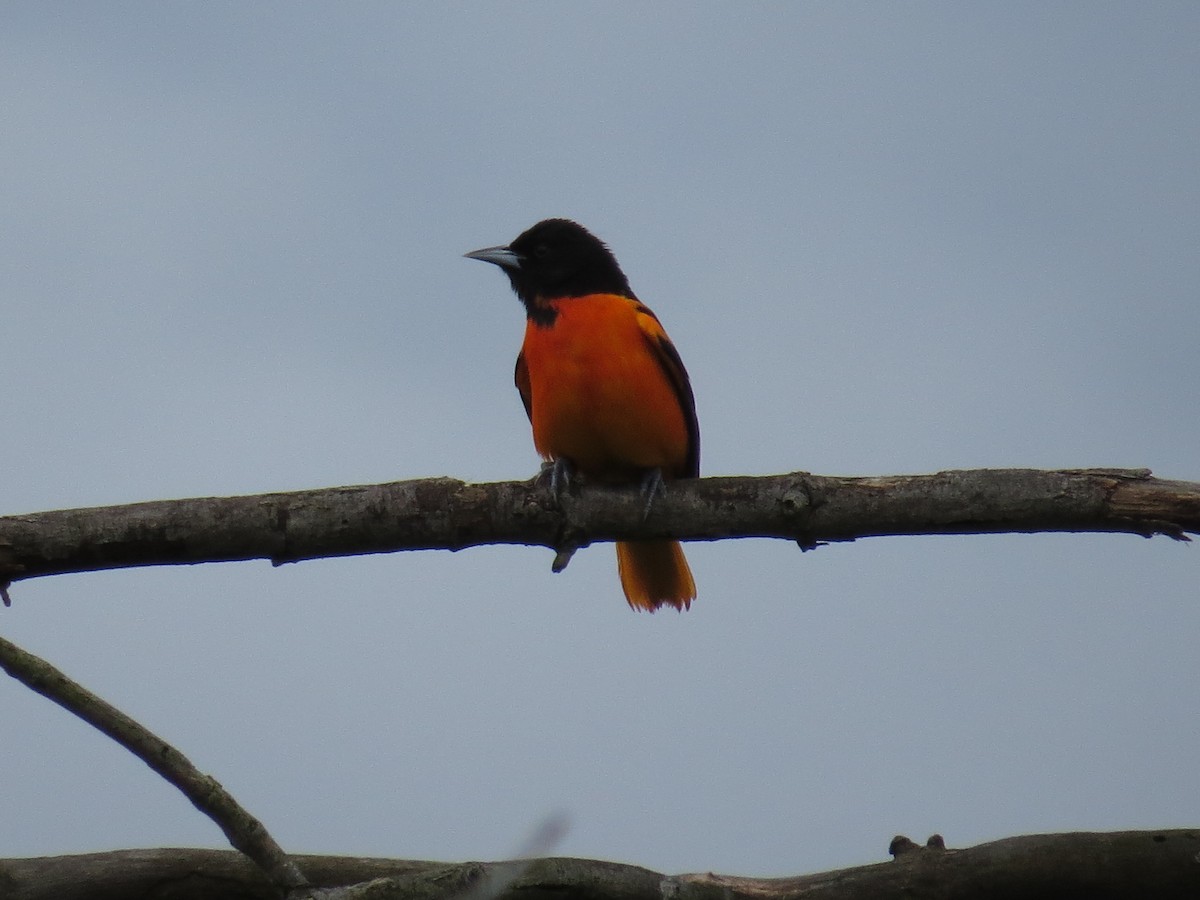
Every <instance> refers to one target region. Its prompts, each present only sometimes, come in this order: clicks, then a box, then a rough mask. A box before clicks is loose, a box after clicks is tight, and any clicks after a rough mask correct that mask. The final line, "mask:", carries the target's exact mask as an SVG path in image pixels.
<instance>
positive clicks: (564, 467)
mask: <svg viewBox="0 0 1200 900" xmlns="http://www.w3.org/2000/svg"><path fill="white" fill-rule="evenodd" d="M574 474H575V467H574V466H573V465H571V462H570V460H567V459H564V458H563V457H561V456H560V457H559V458H557V459H555V460H553V461H552V462H544V463H542V470H541V471H540V472H539V473H538V480H539V481H540V480H542V479H543V478H547V477H548V479H549V482H550V494H551V496H553V497H554V502H555V503H557V504H559V505H561V504H562V495H563V494H564V493H565V492H567V491H569V490H570V489H571V479H572V477H573V476H574Z"/></svg>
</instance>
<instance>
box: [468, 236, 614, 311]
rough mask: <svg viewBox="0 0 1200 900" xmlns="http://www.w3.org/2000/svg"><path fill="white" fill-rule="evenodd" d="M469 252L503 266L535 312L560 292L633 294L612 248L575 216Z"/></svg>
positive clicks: (568, 293) (475, 257) (518, 292)
mask: <svg viewBox="0 0 1200 900" xmlns="http://www.w3.org/2000/svg"><path fill="white" fill-rule="evenodd" d="M467 256H468V257H469V258H471V259H481V260H483V261H484V262H490V263H493V264H495V265H497V266H499V267H500V268H502V269H503V270H504V272H505V274H506V275H508V279H509V281H511V282H512V287H513V290H514V291H516V294H517V296H518V297H520V298H521V302H523V303H524V304H525V308H526V309H527V310H528V311H529V314H530V315H531V316H533V315H535V311H536V310H537V309H538V308H539V307H540V306H542V303H543V302H544V301H545V300H552V299H557V298H559V297H582V296H584V295H586V294H620V295H621V296H624V297H632V296H633V291H631V290H630V288H629V280H628V279H627V278H626V277H625V273H624V272H622V271H621V267H620V266H619V265H617V260H616V258H615V257H614V256H613V255H612V251H610V250H609V249H608V247H606V246H604V243H603V242H602V241H601V240H600V239H599V238H598V237H596V236H595V235H594V234H592V233H591V232H590V231H588V230H587V229H586V228H584V227H583V226H582V225H580V224H578V223H577V222H572V221H571V220H570V219H546V220H544V221H542V222H538V223H537V224H536V225H534V226H533V227H532V228H530V229H529V230H528V231H526V232H524V233H523V234H522V235H521V236H520V237H518V238H517V239H516V240H515V241H513V242H512V243H511V244H509V245H508V246H507V247H487V248H485V249H483V250H475V251H473V252H471V253H468V254H467Z"/></svg>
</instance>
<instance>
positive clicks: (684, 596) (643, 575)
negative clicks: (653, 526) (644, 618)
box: [617, 541, 696, 612]
mask: <svg viewBox="0 0 1200 900" xmlns="http://www.w3.org/2000/svg"><path fill="white" fill-rule="evenodd" d="M617 572H619V573H620V575H621V587H622V588H623V589H624V591H625V599H626V600H628V601H629V605H630V606H632V607H633V608H634V609H644V610H647V611H649V612H654V611H655V610H656V609H658V608H659V607H660V606H668V605H669V606H673V607H675V608H676V609H677V610H679V611H680V612H682V611H683V610H685V609H691V607H692V601H693V600H695V599H696V582H694V581H692V570H691V569H689V568H688V564H687V560H686V559H685V558H684V556H683V547H681V546H680V545H679V542H678V541H618V542H617Z"/></svg>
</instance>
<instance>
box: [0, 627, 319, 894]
mask: <svg viewBox="0 0 1200 900" xmlns="http://www.w3.org/2000/svg"><path fill="white" fill-rule="evenodd" d="M0 668H2V669H4V671H5V672H7V673H8V674H9V675H11V676H12V677H13V678H15V679H17V681H20V682H21V683H22V684H24V685H25V686H26V687H29V688H31V689H32V690H34V691H37V692H38V693H39V694H41V695H43V696H44V697H48V698H49V699H50V700H53V701H54V702H55V703H57V704H58V705H59V706H61V707H63V709H65V710H67V711H68V712H72V713H74V714H75V715H77V716H78V717H79V718H81V719H83V721H85V722H87V723H88V724H89V725H91V726H92V727H94V728H96V729H98V730H99V731H101V732H103V733H104V734H105V735H107V736H108V737H110V738H112V739H113V740H114V741H116V742H117V743H118V744H120V745H121V746H122V747H124V748H125V749H126V750H128V751H129V752H130V753H132V754H134V756H136V757H137V758H138V759H140V760H141V761H142V762H144V763H145V764H146V765H148V766H149V767H150V768H151V769H153V770H154V771H155V772H157V773H158V774H159V775H161V776H162V777H163V778H165V779H166V780H167V781H168V782H170V783H171V784H172V785H174V786H175V787H176V788H178V789H179V790H180V791H182V792H183V794H184V796H186V797H187V798H188V799H189V800H191V801H192V804H193V805H194V806H195V807H196V808H197V809H198V810H200V812H202V813H204V814H205V815H206V816H208V817H209V818H210V819H212V820H213V821H214V822H216V823H217V825H218V826H219V827H220V828H221V830H222V831H223V832H225V836H226V837H227V838H228V839H229V843H230V844H232V845H233V846H234V847H236V848H237V849H238V850H240V851H242V853H244V854H246V856H248V857H249V858H250V859H251V860H252V861H253V862H254V863H255V865H257V866H258V867H259V868H260V869H262V871H263V872H264V873H265V874H266V875H267V877H268V878H269V879H270V881H271V883H272V884H274V885H275V886H276V887H277V888H279V889H280V891H281V892H287V891H289V890H293V889H296V888H301V887H304V886H305V885H306V884H307V882H306V881H305V880H304V876H303V875H302V874H301V873H300V869H298V868H297V867H296V864H295V863H294V862H292V861H290V860H289V859H288V858H287V856H286V855H285V854H284V852H283V850H282V849H281V848H280V846H279V845H278V844H277V843H275V840H274V839H273V838H272V837H271V835H270V834H268V833H267V830H266V828H264V827H263V825H262V823H261V822H259V821H258V819H256V818H254V816H252V815H250V813H248V812H247V811H246V810H245V809H243V808H242V806H241V804H239V803H238V802H237V801H236V800H235V799H233V797H232V796H231V795H230V794H229V793H228V792H227V791H226V790H225V789H224V788H223V787H221V785H220V784H218V783H217V781H216V779H214V778H212V777H211V776H208V775H205V774H204V773H203V772H201V771H200V770H199V769H197V768H196V767H195V766H194V765H192V763H191V762H190V761H189V760H188V759H187V757H185V756H184V755H183V754H182V753H180V752H179V751H178V750H176V749H175V748H174V747H172V746H171V745H170V744H168V743H167V742H166V741H164V740H163V739H162V738H160V737H158V736H157V735H155V734H153V733H152V732H150V731H149V730H148V729H146V728H145V727H143V726H142V725H140V724H138V723H137V722H135V721H134V720H133V719H131V718H130V717H129V716H127V715H125V713H123V712H121V711H120V710H119V709H117V708H116V707H114V706H112V705H111V704H109V703H106V702H105V701H104V700H102V699H100V698H99V697H97V696H96V695H95V694H93V693H92V692H91V691H89V690H88V689H87V688H85V687H83V686H82V685H80V684H78V683H76V682H74V681H72V680H71V679H70V678H68V677H67V676H66V675H64V674H63V673H62V672H60V671H59V670H58V669H56V668H55V667H54V666H52V665H51V664H50V663H48V662H46V661H45V660H44V659H42V658H40V657H38V656H34V655H33V654H32V653H28V652H27V651H25V650H22V649H21V648H20V647H18V646H17V645H16V644H13V643H11V642H9V641H6V640H5V639H4V638H0Z"/></svg>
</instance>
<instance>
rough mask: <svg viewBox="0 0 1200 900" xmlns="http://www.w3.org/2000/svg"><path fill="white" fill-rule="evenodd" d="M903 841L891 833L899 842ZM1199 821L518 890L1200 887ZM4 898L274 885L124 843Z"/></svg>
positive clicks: (587, 894)
mask: <svg viewBox="0 0 1200 900" xmlns="http://www.w3.org/2000/svg"><path fill="white" fill-rule="evenodd" d="M895 843H896V842H893V846H895ZM1198 852H1200V829H1190V830H1171V831H1127V832H1115V833H1107V834H1094V833H1076V834H1049V835H1029V836H1025V837H1014V838H1007V839H1005V840H1002V841H995V842H992V843H988V844H980V845H978V846H975V847H970V848H967V849H962V850H944V849H942V850H939V849H937V848H936V847H929V848H924V847H923V848H919V849H914V850H913V851H912V852H909V853H903V854H901V855H897V856H896V859H895V860H894V861H893V862H886V863H877V864H874V865H867V866H859V867H857V868H852V869H839V870H836V871H832V872H822V873H819V874H815V875H802V876H798V877H794V878H742V877H733V876H726V875H714V874H712V873H706V874H697V875H661V874H659V873H657V872H651V871H649V870H647V869H642V868H638V867H636V866H625V865H618V864H616V863H608V862H598V861H593V860H583V859H543V860H538V861H536V862H534V863H533V864H532V865H531V866H530V867H529V868H528V870H526V871H525V872H524V873H523V874H522V875H521V876H520V877H519V878H517V880H516V881H515V882H513V883H512V884H511V885H510V886H509V889H508V890H507V891H506V892H505V893H504V894H501V897H503V898H507V900H517V898H522V900H551V898H558V900H663V898H668V900H799V898H801V897H803V898H804V900H867V898H870V900H893V898H894V900H901V898H903V900H921V898H937V900H983V898H988V900H1002V898H1014V900H1017V898H1019V900H1040V898H1055V900H1059V898H1062V897H1087V898H1089V900H1144V898H1147V897H1153V898H1156V900H1175V898H1178V900H1185V898H1186V900H1194V898H1196V897H1200V861H1197V853H1198ZM295 861H296V863H297V864H298V865H300V866H301V867H302V868H303V869H304V871H305V872H306V873H307V874H308V876H309V879H310V881H311V882H312V884H313V886H314V887H315V888H318V889H319V888H336V887H338V886H343V885H351V884H363V883H365V882H371V884H370V885H369V893H365V894H364V896H369V897H371V898H372V900H455V898H461V897H463V896H465V895H470V894H471V892H472V890H473V889H474V888H475V887H476V886H477V885H479V884H480V883H482V882H486V881H487V880H488V879H489V878H491V877H492V876H493V875H494V874H495V870H498V869H499V870H503V869H505V868H506V867H507V866H508V865H509V864H508V863H461V864H444V863H434V862H410V861H401V860H384V859H355V858H347V857H329V856H297V857H295ZM0 895H2V896H3V897H4V898H5V900H150V898H154V900H197V898H201V897H204V898H212V897H223V898H224V897H236V898H239V900H259V898H261V900H267V898H271V897H273V896H275V895H274V894H273V893H272V887H271V885H270V883H269V882H268V881H267V880H266V878H265V877H264V876H263V874H262V873H261V872H260V871H259V870H257V869H255V868H254V867H253V866H251V865H250V864H249V863H247V862H246V860H245V859H243V858H240V857H239V856H237V855H236V854H233V853H230V852H227V851H216V850H126V851H118V852H114V853H94V854H88V855H85V856H60V857H48V858H40V859H8V860H0Z"/></svg>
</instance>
